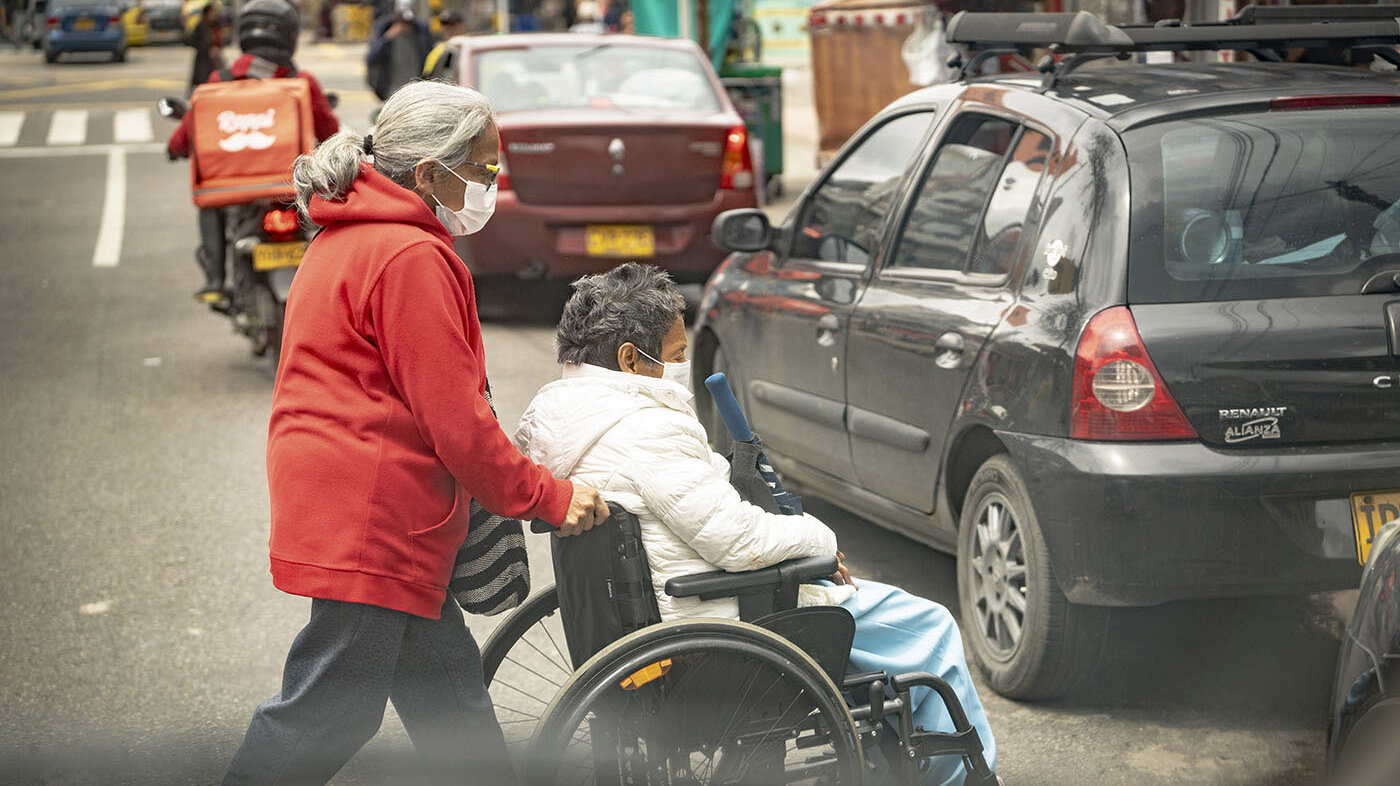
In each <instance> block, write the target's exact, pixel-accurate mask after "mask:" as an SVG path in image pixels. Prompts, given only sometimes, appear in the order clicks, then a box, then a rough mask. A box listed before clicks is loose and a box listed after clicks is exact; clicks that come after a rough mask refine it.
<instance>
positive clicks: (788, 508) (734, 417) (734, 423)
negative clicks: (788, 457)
mask: <svg viewBox="0 0 1400 786" xmlns="http://www.w3.org/2000/svg"><path fill="white" fill-rule="evenodd" d="M705 389H706V390H709V391H710V397H711V398H712V399H714V402H715V409H716V410H718V411H719V416H720V417H721V418H722V419H723V420H724V427H725V428H727V429H729V436H731V437H733V438H734V440H735V441H736V442H753V440H754V433H753V429H751V428H749V420H748V418H746V417H744V410H742V409H740V408H739V401H738V399H736V398H734V391H733V390H732V389H730V387H729V379H728V378H726V377H725V376H724V373H723V372H719V373H716V374H711V375H710V376H708V377H706V378H705ZM758 474H759V475H761V476H762V477H763V482H765V483H767V484H768V488H769V489H771V490H772V491H773V498H774V499H775V500H776V501H777V503H778V510H779V511H781V512H782V513H784V514H786V515H790V516H792V515H798V514H800V513H802V499H801V498H800V497H798V496H796V495H794V494H791V493H789V492H788V491H787V490H786V489H784V488H783V483H782V481H780V480H778V473H777V472H775V471H773V465H771V464H769V463H768V457H767V456H765V455H763V453H762V452H760V453H759V454H758Z"/></svg>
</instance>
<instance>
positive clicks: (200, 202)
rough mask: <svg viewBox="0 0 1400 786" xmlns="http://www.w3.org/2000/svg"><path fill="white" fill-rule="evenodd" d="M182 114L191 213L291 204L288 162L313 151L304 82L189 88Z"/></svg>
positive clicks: (307, 90)
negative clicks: (266, 202) (256, 203)
mask: <svg viewBox="0 0 1400 786" xmlns="http://www.w3.org/2000/svg"><path fill="white" fill-rule="evenodd" d="M189 112H190V114H191V115H192V116H193V117H192V118H191V121H190V134H191V137H190V138H191V141H192V143H193V145H192V146H193V154H192V155H191V156H190V189H191V191H192V192H193V195H194V203H195V205H196V206H197V207H206V208H207V207H224V206H226V205H237V204H243V203H246V202H252V201H253V200H255V199H281V200H285V201H288V202H290V201H291V200H292V198H293V197H294V196H295V192H294V191H293V190H292V162H294V161H296V159H297V156H299V155H301V154H303V153H310V152H311V151H312V150H313V149H314V148H315V147H316V133H315V128H314V126H313V125H312V119H311V88H310V86H309V85H308V84H307V83H306V80H304V79H298V78H291V79H236V80H232V81H223V82H210V83H207V84H203V85H200V86H199V87H197V88H195V91H194V95H192V96H191V97H190V109H189Z"/></svg>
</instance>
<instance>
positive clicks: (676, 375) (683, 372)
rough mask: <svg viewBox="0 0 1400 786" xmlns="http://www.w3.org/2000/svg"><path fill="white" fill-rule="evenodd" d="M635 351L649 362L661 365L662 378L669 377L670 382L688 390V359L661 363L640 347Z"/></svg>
mask: <svg viewBox="0 0 1400 786" xmlns="http://www.w3.org/2000/svg"><path fill="white" fill-rule="evenodd" d="M632 346H633V347H636V345H635V344H633V345H632ZM637 351H638V352H641V353H642V357H644V358H646V359H647V360H650V361H651V362H653V363H655V364H656V365H658V366H660V367H661V378H662V379H669V380H671V381H672V382H675V383H676V384H678V385H680V386H681V387H683V388H685V389H686V390H690V361H689V360H682V361H680V362H679V363H663V362H661V361H659V360H657V359H656V358H654V357H652V356H651V355H648V354H647V353H645V352H642V350H641V349H637Z"/></svg>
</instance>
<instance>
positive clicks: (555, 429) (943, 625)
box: [515, 263, 996, 785]
mask: <svg viewBox="0 0 1400 786" xmlns="http://www.w3.org/2000/svg"><path fill="white" fill-rule="evenodd" d="M574 290H575V291H574V294H573V296H572V297H571V298H570V299H569V302H568V304H567V305H566V306H565V307H564V314H563V317H562V319H561V320H560V322H559V328H558V331H557V334H556V340H557V344H558V357H559V361H560V362H561V363H563V364H564V373H563V378H562V379H559V380H557V381H555V382H551V383H549V384H548V385H545V386H544V387H543V388H541V389H540V391H539V393H538V394H537V395H536V396H535V399H534V400H533V401H532V402H531V403H530V406H529V407H528V408H527V409H526V411H525V414H524V415H523V416H522V417H521V419H520V425H519V428H518V430H517V431H516V434H515V440H516V443H517V444H518V445H519V446H520V447H521V450H522V451H523V452H524V453H525V454H526V455H527V456H529V457H530V458H532V459H533V460H535V461H537V462H539V463H540V464H541V465H543V466H544V467H545V468H546V469H548V470H549V471H550V472H551V473H553V474H554V475H555V476H556V477H561V478H569V479H571V480H574V481H577V482H580V483H586V484H588V485H590V486H594V487H596V488H597V489H599V490H600V491H601V492H602V493H603V495H604V496H605V497H607V498H608V499H609V500H610V501H612V502H614V503H617V504H620V505H621V506H622V507H624V508H626V509H627V510H630V511H632V512H633V513H635V514H637V517H638V519H639V521H640V523H641V533H642V540H643V542H644V543H645V546H646V553H647V560H648V562H649V563H650V567H651V572H652V581H653V585H654V590H655V592H656V600H657V605H658V608H659V610H660V612H661V616H662V618H663V619H664V620H672V619H677V618H681V617H724V618H730V619H737V618H738V617H739V610H738V605H737V603H736V602H735V601H734V600H733V599H725V600H700V599H698V598H694V597H690V598H673V597H671V596H669V595H667V594H666V593H665V592H664V590H663V589H662V588H663V587H664V586H665V584H666V581H667V580H668V579H670V578H674V577H677V576H683V575H687V574H694V573H704V572H706V571H713V570H726V571H745V570H755V569H758V568H763V567H767V566H769V565H773V564H776V563H778V562H782V561H783V560H787V559H792V558H795V557H808V556H823V555H831V554H835V555H837V557H838V559H839V558H840V557H841V554H840V552H839V551H837V547H836V536H835V534H834V533H833V532H832V531H831V530H830V529H829V528H828V527H827V526H826V525H825V524H823V523H822V522H821V521H819V520H817V519H816V518H815V517H813V516H811V515H808V514H803V515H801V516H781V515H775V514H771V513H768V512H766V511H764V510H763V509H762V508H760V507H758V506H757V505H754V504H751V503H749V502H745V501H744V500H743V499H741V498H740V496H739V493H738V492H737V491H736V490H735V489H734V488H733V487H732V486H731V485H730V483H729V474H730V468H729V464H728V462H726V461H725V459H724V458H723V457H722V456H720V455H718V454H716V453H715V452H714V451H713V450H711V449H710V447H709V444H708V442H707V439H706V434H705V429H704V427H703V426H702V425H701V424H700V421H699V420H697V419H696V416H695V411H694V410H693V408H692V401H693V397H692V395H691V392H690V389H689V383H690V363H689V361H688V360H687V356H686V348H687V339H686V332H685V324H684V322H683V320H682V318H681V314H682V310H683V308H684V299H683V298H682V297H681V295H680V293H679V292H678V291H677V290H676V288H675V285H674V284H673V283H672V282H671V280H670V278H669V277H668V276H667V275H666V274H665V273H664V272H662V271H661V270H659V269H657V268H654V267H650V266H647V265H640V264H635V263H628V264H625V265H622V266H620V267H618V268H616V269H614V270H612V271H610V272H608V273H602V274H598V275H593V276H587V277H585V278H582V279H580V280H578V281H577V282H575V283H574ZM801 592H802V594H801V596H800V598H799V605H817V604H831V605H840V606H843V607H845V608H846V609H847V610H848V611H850V612H851V614H852V616H854V618H855V621H856V632H855V639H854V642H853V644H852V648H851V658H850V669H851V670H852V671H853V672H871V671H882V670H883V671H887V672H889V673H891V674H895V673H905V672H928V673H931V674H934V675H937V676H939V677H942V678H943V679H944V680H946V681H947V682H948V683H949V684H950V685H951V686H952V687H953V689H954V690H955V691H956V692H957V694H958V697H959V698H960V699H961V701H962V704H963V706H964V708H965V709H966V711H967V715H968V717H969V719H970V720H971V721H972V724H973V726H974V727H975V728H976V729H977V733H978V735H979V736H980V737H981V739H982V741H983V743H984V745H985V755H986V759H987V763H988V764H989V765H991V766H993V767H995V762H996V744H995V741H994V740H993V738H992V732H991V728H990V726H989V725H988V723H987V716H986V713H985V712H984V711H983V709H982V702H981V701H980V700H979V699H978V697H977V691H976V689H975V688H974V687H973V685H972V680H971V678H970V677H969V672H968V668H967V662H966V660H965V659H964V656H963V649H962V640H961V638H960V636H959V633H958V628H957V625H956V623H955V622H954V621H953V617H952V615H951V614H949V612H948V610H947V609H945V608H944V607H943V606H941V605H939V604H937V603H934V602H932V601H929V600H925V599H924V598H919V597H916V596H914V595H910V594H909V593H907V592H904V591H903V590H901V589H899V588H897V587H891V586H888V585H885V584H880V583H877V582H874V581H870V580H868V579H860V580H859V581H855V580H852V578H851V576H850V573H849V572H848V571H846V569H845V567H844V565H842V566H841V568H840V570H839V572H838V573H837V574H836V575H835V576H833V577H832V583H831V584H828V585H804V586H803V588H802V590H801ZM913 699H914V711H913V719H914V723H915V725H917V726H920V727H923V728H924V729H926V730H929V731H951V730H952V728H953V725H952V720H951V718H950V717H949V714H948V711H947V709H946V707H945V705H944V704H943V702H942V701H940V700H939V699H938V698H937V696H935V695H931V694H930V692H929V691H928V689H926V688H920V689H917V690H916V692H915V694H914V696H913ZM929 764H930V766H929V769H928V770H927V771H926V772H925V775H924V777H923V779H922V780H923V782H924V783H926V784H954V785H955V784H960V783H962V781H963V777H964V772H963V768H962V765H961V763H960V762H959V761H958V760H956V759H950V758H949V757H935V758H932V759H930V761H929Z"/></svg>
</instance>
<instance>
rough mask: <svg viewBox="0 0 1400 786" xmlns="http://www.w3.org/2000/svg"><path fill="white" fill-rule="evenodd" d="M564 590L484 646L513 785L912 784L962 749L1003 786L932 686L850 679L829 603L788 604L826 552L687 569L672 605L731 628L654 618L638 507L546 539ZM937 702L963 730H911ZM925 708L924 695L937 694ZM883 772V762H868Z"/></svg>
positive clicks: (835, 610)
mask: <svg viewBox="0 0 1400 786" xmlns="http://www.w3.org/2000/svg"><path fill="white" fill-rule="evenodd" d="M553 561H554V567H555V577H556V581H557V583H556V585H554V586H551V587H548V588H546V589H544V590H542V591H541V592H539V593H537V594H535V595H534V596H533V597H531V598H530V599H529V600H527V601H526V602H525V603H524V604H522V605H521V606H520V607H519V608H517V609H516V610H515V611H514V612H512V613H511V614H510V615H509V616H508V617H507V618H506V619H505V620H504V621H503V622H502V624H501V625H500V626H499V627H498V628H497V629H496V631H495V632H494V633H493V634H492V636H491V637H490V638H489V639H488V640H487V642H486V645H485V647H484V648H483V650H482V662H483V666H484V674H485V681H486V684H487V688H488V690H489V691H490V693H491V696H492V701H493V703H494V705H495V708H496V713H497V718H498V720H499V722H500V725H501V728H502V730H503V732H504V733H505V736H506V741H507V745H508V747H509V748H510V750H511V754H512V757H513V759H514V760H515V762H516V765H517V769H518V770H519V771H520V773H521V776H522V782H524V783H527V784H530V786H536V785H537V784H538V785H540V786H544V785H546V784H548V785H551V786H552V785H553V784H561V783H596V784H607V786H612V785H613V784H637V785H644V786H660V785H661V784H667V785H668V786H674V785H676V784H743V785H744V786H771V785H774V784H794V783H807V784H843V785H851V786H853V785H856V784H866V783H870V784H874V783H908V784H913V783H917V782H918V775H919V772H920V769H921V766H926V765H924V764H923V763H924V761H925V758H926V757H928V756H935V755H949V756H959V757H961V759H962V764H963V766H964V768H965V771H966V781H965V782H966V783H967V784H969V786H995V784H996V783H997V778H996V775H995V774H994V773H993V772H992V771H991V769H990V768H989V767H988V765H987V762H986V759H985V758H984V756H983V748H982V742H981V740H980V739H979V738H978V735H977V731H976V729H975V728H974V727H973V726H972V725H971V723H970V722H969V721H968V718H967V715H966V713H965V711H964V710H963V707H962V705H961V703H960V702H959V701H958V698H957V695H956V694H955V693H954V691H953V690H952V688H951V687H950V686H949V685H948V684H947V683H946V682H944V681H943V680H941V679H939V678H938V677H937V676H934V675H931V674H926V673H917V674H895V675H891V674H885V673H883V672H878V673H869V674H847V673H846V670H847V660H848V658H849V655H850V648H851V641H852V637H853V636H854V633H855V621H854V619H853V618H852V616H851V614H850V612H848V611H847V610H846V609H844V608H841V607H837V606H811V607H803V608H798V607H797V594H798V586H799V585H800V584H802V583H807V582H814V581H817V580H819V579H825V578H827V577H829V576H831V575H832V574H833V573H834V572H835V571H836V568H837V565H836V559H835V557H812V558H804V559H796V560H789V561H787V562H784V563H780V564H778V565H774V566H771V567H768V568H764V569H761V570H755V571H748V572H743V573H726V572H724V571H716V572H712V573H703V574H696V575H691V576H682V577H678V578H674V579H671V580H670V581H668V582H667V583H666V586H665V591H666V592H667V594H669V595H671V596H673V597H678V598H684V597H698V598H700V599H702V600H711V599H716V598H735V599H737V601H738V605H739V613H740V620H738V621H735V620H728V619H714V618H688V619H680V620H674V621H670V622H662V621H661V618H660V614H659V613H658V612H657V607H656V597H655V595H654V594H653V591H652V583H651V575H650V569H649V568H648V566H647V561H646V554H645V551H644V550H643V549H642V542H641V535H640V527H639V524H638V521H637V518H636V516H635V515H633V514H632V513H630V512H628V511H625V510H622V509H621V508H620V507H618V506H616V505H613V506H612V515H611V516H610V517H609V518H608V520H607V521H606V522H605V523H604V524H602V525H600V526H599V527H596V528H594V529H592V530H590V531H588V532H585V533H583V534H581V535H577V536H574V537H570V538H556V539H553ZM920 686H924V687H928V688H930V689H931V690H932V691H934V692H936V693H937V694H938V696H939V697H940V698H941V699H942V701H944V702H945V703H946V705H947V707H948V710H949V714H950V716H951V717H952V719H953V723H954V727H955V731H953V732H937V731H926V730H924V729H922V728H916V727H914V725H913V723H912V720H911V712H912V704H911V702H910V692H911V690H912V689H914V688H916V687H920ZM927 700H929V701H932V700H933V696H932V695H930V696H929V697H928V698H927ZM878 759H884V760H885V762H886V764H885V765H884V766H882V767H879V768H875V765H873V764H872V763H869V762H872V761H874V760H878Z"/></svg>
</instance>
